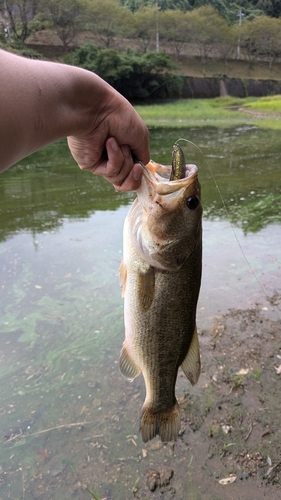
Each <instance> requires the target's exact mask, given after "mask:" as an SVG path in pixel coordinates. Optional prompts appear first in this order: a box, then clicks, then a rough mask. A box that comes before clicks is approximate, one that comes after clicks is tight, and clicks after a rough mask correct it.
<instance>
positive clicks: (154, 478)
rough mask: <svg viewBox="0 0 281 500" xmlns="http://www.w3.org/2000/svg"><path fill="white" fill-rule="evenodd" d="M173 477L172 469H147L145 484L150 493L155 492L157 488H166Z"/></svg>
mask: <svg viewBox="0 0 281 500" xmlns="http://www.w3.org/2000/svg"><path fill="white" fill-rule="evenodd" d="M173 475H174V471H173V469H169V468H167V467H160V469H159V470H156V469H149V470H148V471H147V473H146V484H147V486H148V488H149V489H150V491H155V490H156V488H157V487H159V488H161V487H163V486H168V484H170V480H171V478H172V477H173Z"/></svg>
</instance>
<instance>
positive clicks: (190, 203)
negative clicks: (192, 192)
mask: <svg viewBox="0 0 281 500" xmlns="http://www.w3.org/2000/svg"><path fill="white" fill-rule="evenodd" d="M198 205H199V200H198V198H197V196H190V197H189V198H187V200H186V206H187V208H189V209H190V210H195V209H196V208H197V207H198Z"/></svg>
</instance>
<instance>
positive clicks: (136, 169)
mask: <svg viewBox="0 0 281 500" xmlns="http://www.w3.org/2000/svg"><path fill="white" fill-rule="evenodd" d="M141 174H142V168H141V166H140V165H138V164H137V165H134V167H133V179H134V180H135V181H138V180H139V178H140V177H141Z"/></svg>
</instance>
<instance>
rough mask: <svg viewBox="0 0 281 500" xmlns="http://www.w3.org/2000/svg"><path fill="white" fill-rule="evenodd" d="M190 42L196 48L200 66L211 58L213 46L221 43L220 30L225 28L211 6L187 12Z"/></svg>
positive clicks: (222, 20) (221, 19)
mask: <svg viewBox="0 0 281 500" xmlns="http://www.w3.org/2000/svg"><path fill="white" fill-rule="evenodd" d="M186 16H187V17H188V22H189V26H190V35H191V38H192V42H193V43H194V44H195V45H196V46H197V48H198V52H199V54H200V57H201V62H202V64H205V62H206V58H207V57H210V56H211V53H212V51H213V48H214V45H216V44H218V43H220V42H221V39H220V34H219V33H220V30H223V29H224V28H225V21H224V19H223V18H222V17H221V16H220V15H219V14H218V12H217V11H216V10H215V9H214V8H213V7H211V6H204V7H199V8H198V9H194V10H193V11H191V12H187V13H186Z"/></svg>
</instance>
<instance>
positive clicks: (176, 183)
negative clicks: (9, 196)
mask: <svg viewBox="0 0 281 500" xmlns="http://www.w3.org/2000/svg"><path fill="white" fill-rule="evenodd" d="M171 173H172V165H161V164H160V163H155V162H154V161H153V160H150V162H149V163H148V164H147V165H143V174H144V175H145V177H146V178H147V180H148V181H149V182H151V184H153V185H154V186H155V191H156V193H157V194H170V193H174V192H175V191H178V190H179V189H181V188H182V187H187V186H188V185H190V184H192V182H194V179H195V178H196V177H197V176H198V168H197V166H196V165H193V164H186V165H185V170H184V177H182V178H181V179H175V180H170V177H171Z"/></svg>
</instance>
